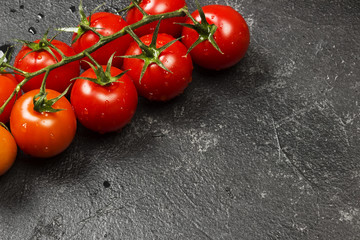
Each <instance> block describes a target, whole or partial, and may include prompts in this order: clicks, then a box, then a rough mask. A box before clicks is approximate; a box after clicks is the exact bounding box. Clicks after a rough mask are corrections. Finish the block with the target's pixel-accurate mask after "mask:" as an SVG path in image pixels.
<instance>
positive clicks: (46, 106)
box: [33, 84, 71, 113]
mask: <svg viewBox="0 0 360 240" xmlns="http://www.w3.org/2000/svg"><path fill="white" fill-rule="evenodd" d="M70 87H71V84H70V85H69V86H68V87H67V88H66V90H65V91H64V92H63V93H62V94H60V95H59V96H57V97H56V98H53V99H50V100H48V99H47V97H46V96H47V95H48V93H47V92H45V93H42V92H40V93H39V94H37V95H35V96H34V98H33V103H34V110H35V111H37V112H39V113H42V112H47V113H56V112H60V111H64V110H66V109H55V108H53V107H52V106H53V105H54V104H55V103H56V102H57V101H59V100H60V99H61V98H62V97H64V96H65V95H66V94H67V92H68V91H69V89H70Z"/></svg>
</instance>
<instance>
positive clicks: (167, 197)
mask: <svg viewBox="0 0 360 240" xmlns="http://www.w3.org/2000/svg"><path fill="white" fill-rule="evenodd" d="M163 193H164V196H165V198H166V199H167V200H168V201H169V202H170V203H171V204H172V205H174V207H175V209H176V210H177V211H178V212H179V214H180V215H181V216H182V217H183V218H184V219H186V220H188V221H190V222H191V224H192V225H193V226H194V227H195V228H196V229H197V230H198V231H199V232H201V233H202V234H203V235H204V236H205V237H206V238H207V239H210V240H213V238H211V237H210V235H209V234H208V233H206V232H205V231H204V230H203V229H202V228H201V227H200V226H199V225H198V223H196V222H195V221H194V220H192V219H190V218H188V217H187V216H186V215H185V214H184V213H183V212H182V211H181V209H180V208H179V207H178V206H177V205H176V204H175V203H174V201H173V200H171V199H170V197H169V196H168V193H167V192H166V191H163Z"/></svg>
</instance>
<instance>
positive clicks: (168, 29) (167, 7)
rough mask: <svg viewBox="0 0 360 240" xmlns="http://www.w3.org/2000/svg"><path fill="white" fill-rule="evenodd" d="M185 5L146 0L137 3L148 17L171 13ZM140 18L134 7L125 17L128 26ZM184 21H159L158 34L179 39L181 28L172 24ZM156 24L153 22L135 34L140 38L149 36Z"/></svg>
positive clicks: (180, 0) (181, 1)
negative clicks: (165, 34)
mask: <svg viewBox="0 0 360 240" xmlns="http://www.w3.org/2000/svg"><path fill="white" fill-rule="evenodd" d="M185 5H186V2H185V0H146V1H141V2H140V3H139V6H140V7H141V8H142V9H144V10H145V12H146V13H147V14H149V15H156V14H162V13H167V12H173V11H176V10H178V9H180V8H182V7H184V6H185ZM142 18H143V15H142V13H141V12H140V11H139V10H138V9H137V8H136V7H133V8H131V9H130V10H129V11H128V13H127V15H126V21H127V23H128V24H133V23H136V22H138V21H140V20H141V19H142ZM185 19H186V17H175V18H168V19H164V20H162V21H161V25H160V30H159V32H160V33H167V34H170V35H172V36H173V37H179V36H180V35H181V29H182V27H181V26H180V25H178V24H174V23H183V22H185ZM157 23H158V21H155V22H152V23H149V24H147V25H145V26H142V27H140V28H137V29H136V30H135V33H136V34H137V35H138V36H140V37H141V36H144V35H147V34H151V33H153V32H154V30H155V27H156V25H157Z"/></svg>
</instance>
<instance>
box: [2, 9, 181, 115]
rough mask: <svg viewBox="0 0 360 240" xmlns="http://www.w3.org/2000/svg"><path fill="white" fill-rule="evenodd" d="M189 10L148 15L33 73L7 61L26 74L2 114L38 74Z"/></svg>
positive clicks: (3, 65)
mask: <svg viewBox="0 0 360 240" xmlns="http://www.w3.org/2000/svg"><path fill="white" fill-rule="evenodd" d="M187 12H188V9H187V7H186V6H185V7H183V8H181V9H179V10H176V11H173V12H169V13H163V14H158V15H147V16H146V17H144V19H143V20H141V21H139V22H136V23H134V24H131V25H129V26H126V27H125V28H123V29H121V30H120V31H119V32H117V33H114V34H113V35H109V36H106V37H105V36H102V37H101V38H100V40H99V41H98V42H97V43H96V44H95V45H93V46H91V47H90V48H88V49H86V50H85V51H83V52H81V53H78V54H76V55H74V56H71V57H65V58H62V59H61V61H59V62H57V63H55V64H53V65H50V66H47V67H45V68H43V69H40V70H38V71H36V72H32V73H27V72H25V71H22V70H20V69H17V68H15V67H13V66H11V65H10V64H7V63H3V64H2V65H1V67H7V68H10V69H12V70H14V71H17V72H19V73H21V74H23V75H24V76H25V79H24V80H23V81H21V82H20V83H19V84H18V85H17V87H16V89H15V90H14V91H13V93H12V94H11V96H10V97H9V99H8V100H7V101H6V102H5V103H4V104H3V105H2V106H1V107H0V114H1V113H3V111H4V109H5V107H6V105H7V104H8V103H9V102H10V100H11V99H12V98H13V97H14V96H15V94H17V93H18V92H19V91H20V89H21V87H22V86H24V85H25V84H26V83H27V82H28V81H29V80H30V79H31V78H33V77H35V76H38V75H40V74H43V73H45V72H50V71H51V70H53V69H55V68H59V67H61V66H64V65H66V64H68V63H71V62H74V61H77V60H80V59H82V58H84V57H85V56H86V53H89V54H90V53H93V52H95V51H96V50H97V49H99V48H101V47H102V46H104V45H106V44H107V43H109V42H111V41H113V40H115V39H117V38H119V37H122V36H124V35H126V34H127V31H128V29H137V28H139V27H142V26H144V25H146V24H149V23H151V22H154V21H158V20H160V19H166V18H173V17H184V16H186V14H187Z"/></svg>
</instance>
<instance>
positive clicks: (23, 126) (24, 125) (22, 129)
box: [21, 123, 27, 133]
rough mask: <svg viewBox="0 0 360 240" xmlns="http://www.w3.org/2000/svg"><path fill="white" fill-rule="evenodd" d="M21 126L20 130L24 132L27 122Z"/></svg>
mask: <svg viewBox="0 0 360 240" xmlns="http://www.w3.org/2000/svg"><path fill="white" fill-rule="evenodd" d="M21 126H22V128H21V131H22V132H24V133H26V131H27V130H26V128H27V123H24V124H23V125H21Z"/></svg>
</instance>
